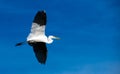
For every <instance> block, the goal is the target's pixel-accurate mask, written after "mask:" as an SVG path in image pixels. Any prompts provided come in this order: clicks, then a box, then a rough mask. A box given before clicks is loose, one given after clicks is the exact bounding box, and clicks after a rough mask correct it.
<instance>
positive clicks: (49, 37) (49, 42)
mask: <svg viewBox="0 0 120 74" xmlns="http://www.w3.org/2000/svg"><path fill="white" fill-rule="evenodd" d="M52 42H53V40H52V37H51V36H48V38H47V43H48V44H51V43H52Z"/></svg>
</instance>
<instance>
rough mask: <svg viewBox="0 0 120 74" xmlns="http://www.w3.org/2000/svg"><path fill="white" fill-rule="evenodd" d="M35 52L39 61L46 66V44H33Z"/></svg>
mask: <svg viewBox="0 0 120 74" xmlns="http://www.w3.org/2000/svg"><path fill="white" fill-rule="evenodd" d="M33 50H34V52H35V56H36V58H37V60H38V61H39V62H40V63H41V64H45V62H46V59H47V48H46V44H45V43H43V42H37V43H35V44H33Z"/></svg>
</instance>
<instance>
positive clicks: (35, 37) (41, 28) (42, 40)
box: [16, 11, 60, 64]
mask: <svg viewBox="0 0 120 74" xmlns="http://www.w3.org/2000/svg"><path fill="white" fill-rule="evenodd" d="M46 21H47V15H46V12H45V11H38V12H37V14H36V15H35V17H34V19H33V22H32V27H31V31H30V34H29V35H28V37H27V40H26V41H25V42H27V43H28V44H29V45H30V46H32V47H33V50H34V53H35V56H36V58H37V60H38V62H39V63H41V64H45V63H46V59H47V47H46V43H47V44H51V43H52V42H53V39H57V40H59V39H60V38H59V37H56V36H53V35H50V36H48V37H47V36H46V35H45V26H46ZM25 42H20V43H17V44H16V46H20V45H22V44H24V43H25Z"/></svg>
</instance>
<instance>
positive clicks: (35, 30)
mask: <svg viewBox="0 0 120 74" xmlns="http://www.w3.org/2000/svg"><path fill="white" fill-rule="evenodd" d="M46 19H47V17H46V12H45V11H38V12H37V14H36V15H35V17H34V20H33V23H32V27H31V32H30V34H29V36H28V37H27V41H29V40H32V39H36V38H39V36H41V35H45V25H46V21H47V20H46Z"/></svg>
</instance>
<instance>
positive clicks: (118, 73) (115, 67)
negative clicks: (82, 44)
mask: <svg viewBox="0 0 120 74" xmlns="http://www.w3.org/2000/svg"><path fill="white" fill-rule="evenodd" d="M61 74H120V62H102V63H95V64H87V65H85V66H84V67H82V68H80V67H77V68H76V70H75V71H66V72H63V73H61Z"/></svg>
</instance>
